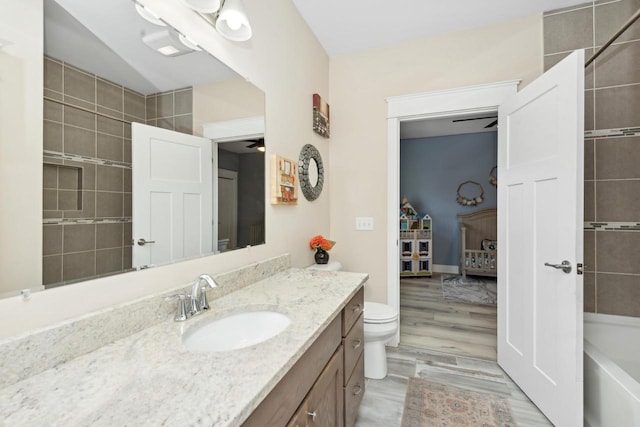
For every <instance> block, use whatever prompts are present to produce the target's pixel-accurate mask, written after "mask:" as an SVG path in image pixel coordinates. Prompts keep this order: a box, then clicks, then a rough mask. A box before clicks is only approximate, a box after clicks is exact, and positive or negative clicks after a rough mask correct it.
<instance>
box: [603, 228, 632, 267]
mask: <svg viewBox="0 0 640 427" xmlns="http://www.w3.org/2000/svg"><path fill="white" fill-rule="evenodd" d="M638 248H640V232H633V231H598V232H597V234H596V257H597V263H598V272H599V273H600V272H603V273H629V274H640V263H639V262H638V256H637V255H638Z"/></svg>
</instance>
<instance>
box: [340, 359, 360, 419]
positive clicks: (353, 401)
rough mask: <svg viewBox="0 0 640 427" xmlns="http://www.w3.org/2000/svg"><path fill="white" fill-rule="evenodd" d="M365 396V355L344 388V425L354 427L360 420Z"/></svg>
mask: <svg viewBox="0 0 640 427" xmlns="http://www.w3.org/2000/svg"><path fill="white" fill-rule="evenodd" d="M363 396H364V353H362V354H361V355H360V358H359V359H358V363H356V367H355V369H354V370H353V374H351V378H350V379H349V382H347V385H346V386H345V387H344V425H345V427H352V426H354V425H355V423H356V419H357V418H358V409H359V408H360V403H361V402H362V397H363Z"/></svg>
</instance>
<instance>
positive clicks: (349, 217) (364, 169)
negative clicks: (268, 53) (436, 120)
mask: <svg viewBox="0 0 640 427" xmlns="http://www.w3.org/2000/svg"><path fill="white" fill-rule="evenodd" d="M541 73H542V17H541V16H532V17H527V18H523V19H517V20H513V21H510V22H506V23H502V24H497V25H492V26H489V27H484V28H478V29H473V30H468V31H463V32H459V33H454V34H448V35H444V36H439V37H433V38H429V39H425V40H420V41H414V42H409V43H405V44H402V45H396V46H393V47H388V48H381V49H374V50H369V51H366V52H363V53H358V54H351V55H343V56H338V57H333V58H331V70H330V82H331V99H330V104H331V127H332V138H331V169H330V170H329V181H330V183H331V188H332V192H331V237H332V239H334V240H337V241H338V245H336V247H335V248H334V249H333V256H335V258H339V259H340V260H341V262H342V264H343V265H344V267H345V269H346V270H351V271H365V272H368V273H369V274H370V279H369V282H368V284H367V287H366V293H365V297H366V298H367V299H369V300H374V301H381V302H385V301H386V299H387V283H386V282H387V255H386V251H387V249H386V247H387V226H386V224H387V217H386V209H387V156H386V153H387V121H386V117H387V114H386V113H387V104H386V102H385V98H386V97H390V96H398V95H405V94H411V93H419V92H429V91H434V90H441V89H448V88H455V87H461V86H470V85H477V84H484V83H492V82H498V81H505V80H513V79H521V80H522V82H523V84H524V85H526V84H527V83H529V82H530V81H532V80H533V79H534V78H535V77H537V76H538V75H540V74H541ZM521 86H522V85H521ZM430 161H437V159H429V160H425V167H428V164H429V162H430ZM397 203H398V206H399V204H400V200H398V201H397ZM356 216H371V217H373V218H374V230H373V231H372V232H371V231H356V230H355V226H354V218H355V217H356ZM437 226H438V225H437V223H436V224H434V227H437ZM434 250H435V251H437V250H438V246H437V242H434Z"/></svg>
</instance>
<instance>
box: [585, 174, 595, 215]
mask: <svg viewBox="0 0 640 427" xmlns="http://www.w3.org/2000/svg"><path fill="white" fill-rule="evenodd" d="M595 206H596V204H595V183H594V182H593V181H585V183H584V220H585V221H595V220H596V211H595Z"/></svg>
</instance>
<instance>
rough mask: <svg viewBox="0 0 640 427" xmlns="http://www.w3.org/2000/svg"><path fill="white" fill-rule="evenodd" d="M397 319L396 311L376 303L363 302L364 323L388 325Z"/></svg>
mask: <svg viewBox="0 0 640 427" xmlns="http://www.w3.org/2000/svg"><path fill="white" fill-rule="evenodd" d="M397 318H398V313H397V312H396V310H395V309H394V308H393V307H391V306H389V305H387V304H380V303H377V302H368V301H365V302H364V323H389V322H393V321H394V320H396V319H397Z"/></svg>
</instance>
